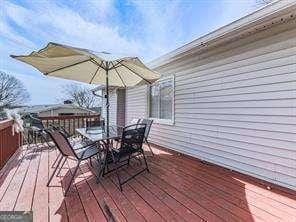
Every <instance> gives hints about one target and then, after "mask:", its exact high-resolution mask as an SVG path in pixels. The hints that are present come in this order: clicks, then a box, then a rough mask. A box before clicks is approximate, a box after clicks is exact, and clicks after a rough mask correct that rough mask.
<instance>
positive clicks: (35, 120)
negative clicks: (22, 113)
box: [26, 115, 45, 130]
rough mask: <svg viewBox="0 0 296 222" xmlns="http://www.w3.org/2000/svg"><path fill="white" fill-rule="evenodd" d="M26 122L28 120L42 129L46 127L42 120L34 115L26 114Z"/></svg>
mask: <svg viewBox="0 0 296 222" xmlns="http://www.w3.org/2000/svg"><path fill="white" fill-rule="evenodd" d="M26 122H28V123H29V124H30V125H31V126H34V127H37V128H39V129H41V130H43V129H45V127H44V125H43V123H42V120H41V119H38V118H36V117H33V116H32V115H28V116H26Z"/></svg>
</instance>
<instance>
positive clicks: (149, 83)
mask: <svg viewBox="0 0 296 222" xmlns="http://www.w3.org/2000/svg"><path fill="white" fill-rule="evenodd" d="M119 63H120V64H121V65H122V66H124V67H125V68H127V69H128V70H129V71H131V72H133V73H134V74H136V75H137V76H139V77H140V78H141V79H144V80H145V81H146V82H148V83H149V84H151V82H150V81H149V80H147V79H145V78H143V77H142V76H140V75H139V74H138V73H136V72H135V71H133V70H131V69H130V68H129V67H127V66H126V65H124V64H122V63H121V62H119Z"/></svg>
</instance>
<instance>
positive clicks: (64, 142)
mask: <svg viewBox="0 0 296 222" xmlns="http://www.w3.org/2000/svg"><path fill="white" fill-rule="evenodd" d="M46 132H47V133H48V135H49V136H50V137H51V139H52V140H53V142H54V143H55V145H56V146H57V148H58V149H59V151H60V152H61V153H62V155H64V156H72V157H76V158H77V156H76V154H75V152H74V150H73V147H72V146H71V144H70V143H69V141H68V139H67V138H66V135H65V134H64V133H62V132H61V131H59V130H46Z"/></svg>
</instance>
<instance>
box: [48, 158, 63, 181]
mask: <svg viewBox="0 0 296 222" xmlns="http://www.w3.org/2000/svg"><path fill="white" fill-rule="evenodd" d="M62 160H63V156H61V158H60V159H59V160H58V163H57V166H56V168H55V169H54V170H53V172H52V174H51V176H50V178H49V180H48V182H47V184H46V186H49V184H50V182H51V180H52V178H53V176H54V175H55V173H56V171H57V169H58V167H59V165H60V163H61V161H62Z"/></svg>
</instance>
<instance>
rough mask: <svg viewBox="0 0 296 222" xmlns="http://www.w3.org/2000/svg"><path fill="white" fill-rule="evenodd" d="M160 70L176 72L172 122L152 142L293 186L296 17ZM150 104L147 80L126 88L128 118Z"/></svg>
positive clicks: (137, 115) (155, 126) (159, 126)
mask: <svg viewBox="0 0 296 222" xmlns="http://www.w3.org/2000/svg"><path fill="white" fill-rule="evenodd" d="M156 70H157V71H159V72H160V73H161V74H162V75H175V122H174V124H173V125H163V124H157V123H154V124H153V127H152V130H151V134H150V140H151V141H152V142H153V143H156V144H158V145H161V146H164V147H167V148H170V149H173V150H176V151H179V152H182V153H185V154H189V155H191V156H194V157H198V158H200V159H203V160H206V161H209V162H212V163H215V164H218V165H221V166H225V167H227V168H230V169H234V170H237V171H239V172H243V173H246V174H249V175H252V176H255V177H257V178H261V179H264V180H267V181H270V182H273V183H275V184H279V185H282V186H285V187H289V188H292V189H296V116H295V115H296V25H295V20H293V21H290V22H288V23H284V24H280V25H276V26H273V27H272V28H269V29H267V30H265V31H260V32H259V31H258V32H257V33H256V34H252V35H251V36H249V37H245V38H244V39H240V40H237V41H233V42H232V43H229V44H227V45H223V46H219V47H216V48H214V49H211V50H205V51H204V52H203V53H199V54H194V55H190V56H187V57H185V58H182V59H180V60H178V61H175V62H172V63H170V64H165V65H163V66H161V67H158V68H157V67H156ZM147 110H148V107H147V87H145V86H142V87H137V88H129V89H128V90H127V92H126V122H129V121H130V120H131V119H133V118H141V117H147Z"/></svg>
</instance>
